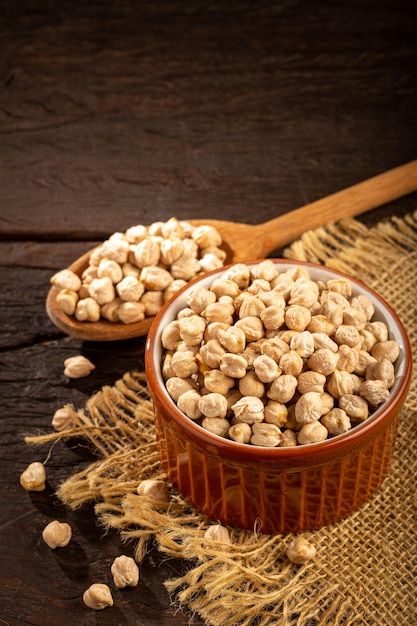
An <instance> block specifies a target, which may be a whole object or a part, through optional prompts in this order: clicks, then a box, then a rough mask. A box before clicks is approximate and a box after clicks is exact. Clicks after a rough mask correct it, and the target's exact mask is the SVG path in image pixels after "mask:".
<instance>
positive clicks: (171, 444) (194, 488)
mask: <svg viewBox="0 0 417 626" xmlns="http://www.w3.org/2000/svg"><path fill="white" fill-rule="evenodd" d="M155 424H156V432H157V440H158V446H159V452H160V457H161V461H162V465H163V467H164V469H165V471H166V472H167V474H168V476H169V479H170V480H171V482H172V484H173V485H174V486H175V487H176V488H177V489H178V491H179V492H180V493H182V494H184V495H186V496H187V497H188V498H189V500H190V502H191V503H192V504H193V505H194V506H195V507H197V508H198V509H200V510H201V511H203V512H204V513H206V514H207V515H209V516H210V517H212V518H214V519H217V520H220V521H221V522H222V523H224V524H227V525H230V526H234V527H238V528H242V529H248V530H254V528H255V526H256V528H257V529H258V530H260V531H261V532H264V533H288V532H301V531H307V530H312V529H316V528H321V527H322V526H326V525H328V524H331V523H333V522H336V521H337V520H339V519H341V518H342V517H345V516H346V515H349V514H350V513H352V512H353V511H354V510H356V509H357V508H359V507H360V506H361V505H362V504H364V503H365V502H366V501H367V500H368V499H369V498H370V497H371V496H372V494H373V493H374V492H375V491H376V490H377V489H378V488H379V487H380V485H381V484H382V482H383V480H384V479H385V477H386V475H387V473H388V470H389V467H390V463H391V459H392V454H393V449H394V442H395V435H396V430H397V416H395V417H394V416H392V419H391V420H390V421H389V423H388V424H387V426H386V428H385V429H384V430H383V432H381V433H380V434H379V435H378V436H377V437H375V438H373V439H371V440H370V441H368V442H366V443H364V445H363V446H362V447H360V448H359V449H358V450H356V451H355V452H354V453H351V454H346V455H344V456H342V457H341V458H339V459H337V460H334V461H333V462H332V461H326V462H324V464H322V463H320V462H319V464H316V463H317V462H316V461H314V460H312V461H311V464H308V465H307V467H305V462H304V463H302V464H301V466H300V467H299V468H297V467H296V466H294V467H290V468H289V469H288V470H285V468H283V469H278V468H276V467H274V464H272V465H271V463H265V462H263V461H262V459H261V458H259V459H257V460H254V461H253V462H250V461H245V462H240V463H239V462H236V461H235V460H234V459H228V458H225V456H224V454H223V456H220V455H219V453H218V451H217V450H216V449H215V448H213V449H211V450H210V448H207V446H205V445H201V444H200V443H199V442H198V441H196V440H193V439H191V438H190V439H189V438H188V437H187V436H186V435H184V431H183V430H182V429H181V428H179V427H178V425H177V424H176V423H175V422H170V421H168V420H166V419H165V418H164V417H163V415H162V414H161V412H160V410H159V409H158V405H157V403H156V404H155ZM303 460H304V461H305V459H303Z"/></svg>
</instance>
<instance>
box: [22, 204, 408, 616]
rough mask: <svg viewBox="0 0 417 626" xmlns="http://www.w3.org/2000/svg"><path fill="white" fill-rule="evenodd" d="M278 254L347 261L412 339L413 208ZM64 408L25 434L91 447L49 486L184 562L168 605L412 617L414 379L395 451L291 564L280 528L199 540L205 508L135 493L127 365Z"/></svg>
mask: <svg viewBox="0 0 417 626" xmlns="http://www.w3.org/2000/svg"><path fill="white" fill-rule="evenodd" d="M285 256H286V257H287V258H293V259H303V260H307V261H314V262H318V263H321V264H324V265H328V266H331V267H334V268H337V269H340V270H342V271H345V272H348V273H350V274H351V275H353V276H356V277H357V278H359V279H361V280H362V281H364V282H365V283H367V284H368V285H370V286H371V287H373V288H374V289H376V290H377V291H378V292H379V293H380V294H381V295H382V296H383V297H384V298H385V299H386V300H387V301H388V302H389V303H390V304H391V305H392V306H393V307H394V308H395V310H396V311H397V312H398V314H399V316H400V318H401V319H402V321H403V323H404V324H405V326H406V328H407V330H408V333H409V336H410V339H411V343H412V346H413V350H414V353H415V350H416V343H417V323H416V317H417V316H416V312H417V308H416V302H417V280H416V278H417V273H416V268H417V211H416V212H415V213H414V214H413V215H409V216H407V217H406V218H404V219H401V220H400V219H397V218H395V217H394V218H392V219H391V220H389V221H387V222H381V223H380V224H378V225H377V226H376V227H374V228H372V229H368V228H367V227H365V226H364V225H362V224H360V223H359V222H357V221H355V220H345V221H342V222H339V223H337V224H331V225H328V226H326V227H325V228H320V229H318V230H316V231H313V232H308V233H306V234H305V235H304V236H303V237H302V238H301V239H300V240H298V241H297V242H295V243H294V244H293V245H292V246H291V247H289V248H288V249H286V250H285ZM67 408H68V409H69V410H70V411H71V415H72V420H73V427H72V428H70V429H68V430H66V431H64V432H61V433H50V434H45V435H42V436H34V437H28V438H27V441H28V442H30V443H36V444H41V443H50V442H53V441H55V440H56V439H65V438H73V437H82V438H85V439H86V440H88V442H89V444H90V445H92V446H93V447H94V449H95V450H96V452H97V455H98V459H99V460H98V461H97V462H94V463H92V464H91V465H89V466H88V467H85V468H84V469H81V470H80V468H74V471H75V472H76V473H74V475H72V476H70V477H69V478H68V479H67V480H66V481H65V482H64V483H63V484H62V485H61V486H60V488H59V490H58V495H59V497H60V498H61V499H62V501H63V502H64V503H65V504H67V505H68V506H70V507H72V508H77V507H81V506H82V505H84V504H85V503H87V502H91V501H94V502H95V510H96V514H97V517H98V520H99V521H100V523H102V524H103V525H104V526H105V527H106V528H107V529H109V528H112V529H116V531H118V532H119V533H120V534H121V536H122V538H123V539H125V540H126V541H127V542H134V547H135V555H136V559H137V561H138V562H139V563H140V562H141V561H142V559H143V558H144V557H145V555H146V554H147V551H148V549H149V548H150V546H151V545H153V546H154V545H155V544H156V545H157V547H158V549H159V551H160V553H161V555H162V557H163V558H169V557H179V558H181V559H183V560H184V563H185V567H184V572H185V573H184V574H183V575H180V576H178V577H176V578H175V577H174V578H171V579H169V580H167V581H166V587H167V589H168V591H169V592H170V596H171V599H172V605H173V607H174V608H175V607H180V606H181V608H182V609H183V610H186V611H188V612H189V614H190V615H192V614H193V613H196V614H198V615H199V616H200V617H201V618H202V619H203V620H204V621H205V622H206V623H207V624H208V625H211V626H237V625H248V626H249V625H251V626H252V625H264V624H277V625H285V626H288V625H299V626H319V625H324V624H326V625H331V626H334V625H343V626H348V625H353V624H355V625H367V626H384V625H388V624H389V625H390V626H411V625H412V624H416V623H417V620H416V607H417V602H416V581H417V571H416V565H417V554H416V519H415V505H416V493H415V476H416V463H417V437H416V424H417V420H416V411H417V398H416V382H415V377H414V379H413V381H412V384H411V388H410V392H409V395H408V399H407V401H406V404H405V406H404V409H403V411H402V417H401V420H400V426H399V431H398V437H397V441H396V448H395V456H394V459H393V463H392V467H391V471H390V473H389V476H388V477H387V479H386V480H385V482H384V484H383V485H382V487H381V488H380V490H379V491H378V492H377V494H376V495H374V496H373V497H372V499H371V500H370V501H369V502H368V503H367V504H365V505H364V506H362V507H361V508H360V510H358V511H357V512H355V513H353V514H352V515H350V516H349V517H348V518H346V519H343V520H342V521H340V522H338V523H336V524H333V525H331V526H328V527H326V528H322V529H321V530H318V531H315V532H310V533H307V537H308V538H309V539H310V541H311V542H312V543H313V544H314V545H315V546H316V548H317V556H316V558H315V559H314V560H313V561H310V562H309V563H307V564H305V565H303V566H296V565H292V564H291V563H290V562H289V561H288V560H287V558H286V556H285V551H286V547H287V545H288V543H289V541H290V540H291V538H292V537H291V536H290V535H286V536H285V535H277V536H265V535H262V534H258V533H257V532H256V531H254V532H244V531H241V530H237V529H230V530H231V537H232V546H231V547H229V548H224V549H223V550H219V549H218V547H216V549H209V548H207V546H204V545H203V542H202V537H203V535H204V532H205V529H206V528H207V526H208V525H209V524H210V523H212V520H209V519H207V518H206V517H205V516H204V515H202V514H201V513H200V512H199V511H196V510H195V509H193V508H192V507H190V506H189V504H188V503H187V502H186V501H185V500H183V498H182V497H181V496H179V495H178V494H177V493H175V491H174V490H172V488H171V501H170V505H169V507H168V509H167V510H161V509H159V510H155V509H154V508H153V506H152V503H151V502H149V501H148V500H146V498H143V497H141V496H138V495H137V494H136V487H137V485H138V483H139V482H140V481H141V480H142V479H143V478H146V477H162V478H165V476H164V473H163V471H162V469H161V467H160V465H159V460H158V454H157V450H156V445H155V433H154V426H153V413H152V407H151V403H150V400H149V396H148V394H147V390H146V380H145V378H144V373H143V372H141V371H137V370H133V371H131V372H129V373H126V374H125V376H124V377H123V379H121V380H118V381H117V382H116V383H115V384H114V385H113V386H111V387H105V388H103V389H102V390H100V391H99V392H98V393H97V394H96V395H94V396H93V397H92V398H90V399H89V401H88V403H87V404H86V406H85V407H84V408H82V409H76V408H75V407H73V406H68V407H67Z"/></svg>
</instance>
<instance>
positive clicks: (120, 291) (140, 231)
mask: <svg viewBox="0 0 417 626" xmlns="http://www.w3.org/2000/svg"><path fill="white" fill-rule="evenodd" d="M221 243H222V238H221V235H220V233H219V232H218V231H217V230H216V229H215V228H214V227H213V226H211V225H209V224H202V225H201V226H194V225H192V224H191V223H190V222H187V221H180V220H178V219H177V218H175V217H172V218H170V219H169V220H168V221H166V222H154V223H153V224H151V225H150V226H143V225H141V224H140V225H137V226H132V227H130V228H128V229H127V230H126V232H124V233H121V232H116V233H113V234H112V235H111V236H110V237H109V238H108V239H106V240H105V241H103V243H102V244H101V245H99V246H98V247H97V248H95V249H94V250H93V252H92V253H91V255H90V257H89V263H88V267H87V268H86V269H85V270H84V271H83V273H82V275H81V276H78V275H77V274H76V273H75V272H73V271H71V270H69V269H64V270H61V271H59V272H57V273H56V274H54V276H52V278H51V283H52V285H54V287H55V289H56V301H57V304H58V306H59V307H60V309H61V310H62V311H63V312H64V313H66V314H67V315H72V316H74V317H75V318H76V319H77V321H79V322H98V321H99V320H100V319H105V320H107V321H110V322H122V323H124V324H133V323H136V322H141V321H143V320H144V319H145V318H146V317H152V316H153V315H156V313H157V312H158V311H159V309H160V308H161V307H162V305H163V304H164V303H165V302H166V301H167V300H168V299H169V298H170V297H171V296H172V295H173V294H174V293H175V292H176V291H178V290H179V289H180V288H181V287H183V286H184V285H185V284H186V283H187V282H188V281H190V280H191V279H192V278H195V277H196V276H198V275H200V274H202V273H204V272H208V271H210V270H213V269H217V268H219V267H223V265H224V260H225V256H226V253H225V251H224V250H222V249H221V248H220V246H221Z"/></svg>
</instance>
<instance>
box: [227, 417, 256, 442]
mask: <svg viewBox="0 0 417 626" xmlns="http://www.w3.org/2000/svg"><path fill="white" fill-rule="evenodd" d="M228 434H229V437H230V439H233V441H237V442H238V443H250V440H251V437H252V428H251V427H250V424H247V423H246V422H237V423H236V424H233V426H230V428H229V432H228Z"/></svg>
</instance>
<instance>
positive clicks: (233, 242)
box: [46, 160, 417, 341]
mask: <svg viewBox="0 0 417 626" xmlns="http://www.w3.org/2000/svg"><path fill="white" fill-rule="evenodd" d="M416 190H417V160H415V161H411V162H409V163H406V164H404V165H401V166H399V167H396V168H394V169H392V170H389V171H387V172H385V173H383V174H379V175H378V176H374V177H373V178H370V179H368V180H366V181H363V182H361V183H358V184H356V185H353V186H352V187H348V188H346V189H344V190H342V191H338V192H337V193H334V194H332V195H330V196H327V197H326V198H322V199H320V200H317V201H315V202H312V203H310V204H307V205H305V206H303V207H301V208H299V209H296V210H294V211H291V212H290V213H286V214H284V215H280V216H279V217H276V218H274V219H272V220H269V221H268V222H264V223H263V224H257V225H249V224H239V223H236V222H227V221H222V220H211V219H198V220H194V219H190V220H187V221H189V222H190V223H191V224H194V225H196V226H197V225H201V224H211V225H212V226H214V227H215V228H216V229H217V230H218V231H219V232H220V234H221V236H222V239H223V244H222V247H223V248H224V249H225V250H226V252H227V258H226V263H234V262H240V261H249V260H254V259H261V258H264V257H266V256H268V254H270V253H271V252H273V251H274V250H276V249H278V248H280V247H283V246H286V245H288V244H289V243H291V242H292V241H294V240H295V239H297V238H298V237H300V236H301V235H302V234H303V233H304V232H306V231H308V230H313V229H315V228H318V227H320V226H323V225H325V224H327V223H329V222H335V221H338V220H340V219H342V218H347V217H354V216H355V215H359V214H361V213H365V212H366V211H370V210H371V209H374V208H376V207H378V206H381V205H383V204H386V203H388V202H392V201H393V200H396V199H398V198H400V197H402V196H405V195H407V194H409V193H412V192H414V191H416ZM90 253H91V251H90V252H87V253H86V254H84V255H83V256H81V257H80V258H79V259H77V260H76V261H74V263H72V265H70V266H69V269H70V270H72V271H73V272H75V273H76V274H79V275H81V273H82V272H83V271H84V269H85V268H86V267H87V266H88V259H89V256H90ZM46 310H47V313H48V315H49V317H50V319H51V320H52V322H53V323H54V324H55V326H57V328H59V329H60V330H62V331H63V332H64V333H66V334H67V335H70V336H72V337H76V338H77V339H83V340H87V341H115V340H120V339H130V338H132V337H139V336H141V335H146V333H147V332H148V330H149V328H150V326H151V323H152V321H153V319H154V318H153V317H148V318H146V319H145V320H143V321H142V322H138V323H135V324H122V323H117V322H109V321H106V320H103V321H99V322H78V321H77V320H76V319H75V318H74V317H70V316H68V315H66V314H65V313H63V311H62V310H61V309H60V308H59V306H58V304H57V301H56V290H55V288H51V289H50V291H49V293H48V296H47V299H46Z"/></svg>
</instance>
